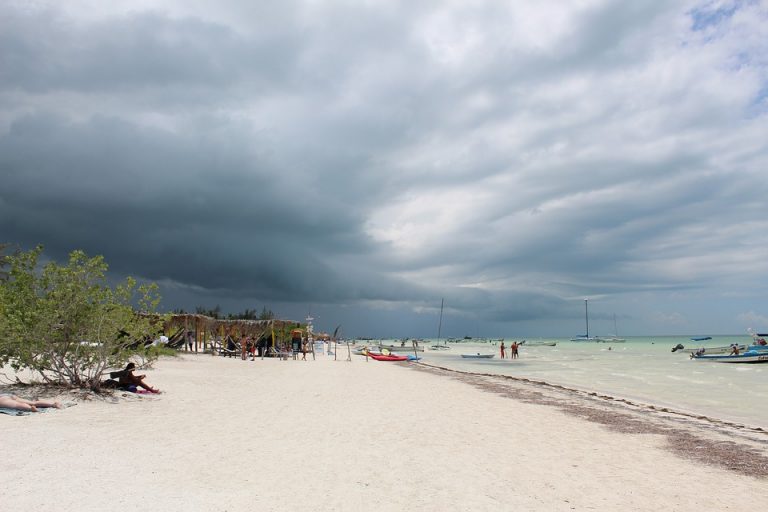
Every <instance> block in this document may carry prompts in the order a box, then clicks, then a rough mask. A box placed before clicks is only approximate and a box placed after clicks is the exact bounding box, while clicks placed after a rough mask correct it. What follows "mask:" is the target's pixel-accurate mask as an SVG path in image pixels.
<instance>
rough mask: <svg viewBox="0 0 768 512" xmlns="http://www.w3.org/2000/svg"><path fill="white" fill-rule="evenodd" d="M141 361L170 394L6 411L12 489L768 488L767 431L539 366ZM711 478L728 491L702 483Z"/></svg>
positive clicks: (320, 504) (143, 496) (597, 499)
mask: <svg viewBox="0 0 768 512" xmlns="http://www.w3.org/2000/svg"><path fill="white" fill-rule="evenodd" d="M146 373H147V375H148V382H149V383H151V384H152V385H156V386H158V387H159V388H160V389H162V390H163V394H162V395H132V396H129V395H131V394H126V393H118V394H117V395H116V396H115V398H116V401H117V403H116V404H115V403H110V401H105V400H100V399H98V400H82V401H79V402H78V406H77V407H71V408H68V409H65V410H56V411H52V412H49V413H46V414H38V415H30V416H23V417H4V416H3V415H0V422H2V428H3V437H4V444H5V445H6V446H8V447H9V448H7V449H6V450H4V453H5V455H7V459H8V461H9V463H7V464H5V465H3V466H0V478H2V480H3V482H4V487H3V491H0V494H2V502H3V503H4V505H5V506H6V507H8V508H9V510H25V509H29V510H40V511H47V510H57V511H62V510H63V511H68V510H72V511H75V510H77V511H91V510H93V511H96V510H98V511H101V510H104V508H105V507H108V508H109V507H111V508H117V509H123V508H127V507H129V506H130V507H131V508H137V507H138V508H144V509H145V510H156V509H163V510H168V511H175V510H179V511H182V510H184V511H189V510H227V511H229V512H238V511H246V510H262V509H267V510H286V511H288V510H296V509H300V508H309V509H312V510H350V511H359V510H509V509H511V508H519V509H523V510H541V511H545V510H546V511H550V510H564V511H565V510H574V509H575V510H580V509H589V508H596V509H601V510H615V509H621V508H623V509H629V510H649V511H650V510H654V511H655V510H668V509H675V510H678V511H684V512H688V511H690V512H694V511H698V510H702V509H706V510H724V509H726V508H730V509H736V510H746V509H749V507H750V506H751V505H753V504H754V503H759V502H761V501H766V500H768V481H766V478H765V473H766V472H765V471H763V470H762V469H761V466H756V465H755V463H754V461H757V462H758V463H760V464H762V461H764V460H768V458H766V454H767V453H768V446H766V443H761V442H759V441H750V440H749V439H747V438H744V437H742V436H733V435H732V436H730V439H729V438H728V436H727V435H725V434H724V433H723V432H721V431H720V427H717V426H712V427H710V428H701V427H700V424H699V423H694V420H690V421H689V420H687V419H686V420H685V422H684V424H680V423H681V420H674V421H672V427H674V428H673V429H670V428H667V427H669V425H667V426H666V427H665V424H664V422H663V421H662V420H661V419H660V418H659V417H660V413H656V412H652V411H647V410H639V411H636V412H634V413H628V412H627V411H624V410H621V411H617V410H616V408H617V407H619V405H618V404H614V403H612V402H611V401H610V400H603V401H600V400H599V399H595V397H589V396H586V397H585V396H581V395H576V394H573V393H568V392H566V391H563V390H558V389H556V388H549V387H545V386H542V385H538V384H534V383H525V382H522V383H521V382H514V381H512V380H509V379H504V380H502V379H498V378H495V377H488V376H484V375H475V374H460V373H455V372H448V371H445V370H441V369H436V368H429V367H426V366H424V365H412V364H404V363H403V364H401V363H386V362H377V361H369V362H365V360H364V359H363V358H358V359H354V360H353V361H351V362H348V361H346V360H341V359H340V360H338V361H334V360H333V359H332V358H329V357H326V356H318V358H317V360H316V361H312V360H309V361H293V360H289V361H281V360H276V359H265V360H258V359H257V360H256V361H245V362H244V361H240V360H235V359H231V358H221V357H213V356H210V355H181V356H179V357H177V358H164V359H161V360H160V361H159V362H157V363H156V364H155V367H154V368H153V369H149V370H147V371H146ZM68 396H69V395H68ZM70 399H71V398H70ZM621 407H624V408H628V406H627V405H626V404H621ZM619 412H620V413H621V414H618V413H619ZM664 421H667V420H664ZM662 427H665V428H662ZM726 430H727V429H726ZM758 436H762V433H761V434H759V435H758ZM675 445H677V449H675ZM676 450H677V451H676ZM688 451H693V452H696V455H697V456H696V457H693V458H690V457H686V456H685V455H686V453H687V452H688ZM729 454H730V455H729ZM733 454H735V455H733ZM728 456H732V458H731V459H728ZM747 456H749V457H752V461H753V462H752V465H751V466H749V465H745V457H747ZM124 461H128V462H124ZM747 462H749V461H747ZM131 468H134V469H131ZM126 470H128V471H129V472H128V473H127V474H126ZM745 474H748V475H749V476H748V477H745V476H744V475H745ZM84 482H87V483H84ZM715 483H716V485H718V486H722V489H727V490H728V492H727V493H725V492H724V493H710V492H707V489H708V487H702V486H710V485H712V484H715Z"/></svg>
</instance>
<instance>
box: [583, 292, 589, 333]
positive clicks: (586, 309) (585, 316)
mask: <svg viewBox="0 0 768 512" xmlns="http://www.w3.org/2000/svg"><path fill="white" fill-rule="evenodd" d="M587 302H588V299H584V319H585V320H586V322H587V338H589V308H588V307H587Z"/></svg>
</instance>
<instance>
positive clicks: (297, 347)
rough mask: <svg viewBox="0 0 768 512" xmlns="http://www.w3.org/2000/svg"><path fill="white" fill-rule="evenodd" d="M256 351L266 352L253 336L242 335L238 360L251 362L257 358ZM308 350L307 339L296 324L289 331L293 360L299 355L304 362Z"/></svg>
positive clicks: (264, 347)
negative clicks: (249, 360)
mask: <svg viewBox="0 0 768 512" xmlns="http://www.w3.org/2000/svg"><path fill="white" fill-rule="evenodd" d="M227 348H229V347H227ZM257 349H258V350H259V352H260V351H261V350H266V349H267V347H266V345H265V344H262V345H261V346H259V345H258V343H257V340H256V338H255V337H254V336H249V335H247V334H243V335H242V337H241V338H240V359H242V360H243V361H245V360H247V359H248V358H249V357H250V359H251V361H254V360H255V359H256V356H257ZM308 350H309V339H308V337H307V336H305V335H304V331H302V330H301V329H299V324H296V328H295V329H293V330H291V346H290V352H292V353H293V355H294V358H295V356H296V355H297V354H299V353H301V359H302V360H304V361H306V360H307V351H308Z"/></svg>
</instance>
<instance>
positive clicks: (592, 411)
mask: <svg viewBox="0 0 768 512" xmlns="http://www.w3.org/2000/svg"><path fill="white" fill-rule="evenodd" d="M414 368H415V369H417V370H421V371H427V372H432V373H435V374H440V373H442V374H443V375H444V376H445V377H449V378H458V379H459V380H463V382H466V383H467V384H469V385H472V386H476V387H478V388H480V389H483V390H485V391H487V392H490V393H498V394H501V395H503V396H508V397H509V398H511V399H513V400H522V401H526V402H529V403H534V404H537V405H543V406H549V407H555V408H557V409H559V410H562V411H564V412H566V413H568V414H571V415H574V416H577V417H580V418H582V419H585V421H590V422H593V423H597V424H600V425H604V426H608V427H610V428H613V429H615V430H617V431H620V432H623V433H627V434H641V433H642V434H661V435H664V436H666V437H667V438H668V439H669V443H668V444H669V447H670V451H671V452H673V453H675V454H677V455H679V456H681V457H684V458H689V459H692V460H697V461H700V462H704V463H706V464H711V465H715V466H719V467H721V468H722V469H725V470H729V471H735V472H737V473H740V474H742V475H744V476H750V477H756V478H758V479H764V480H768V431H766V430H765V429H763V428H761V427H751V426H748V425H742V424H738V423H735V422H730V421H727V420H721V419H718V418H710V417H708V416H704V415H697V414H694V413H689V412H684V411H678V410H673V409H671V408H667V407H659V406H656V405H652V404H646V403H641V402H638V401H633V400H628V399H625V398H617V397H614V396H611V395H606V394H600V393H598V392H594V391H586V390H583V389H578V388H572V387H568V386H563V385H560V384H553V383H549V382H546V381H542V380H535V379H530V378H527V377H515V376H510V375H500V374H489V373H477V372H469V371H464V370H457V369H453V368H446V367H442V366H437V365H431V364H426V363H421V362H418V363H416V365H415V366H414ZM476 379H486V382H483V381H480V380H476ZM488 381H490V382H488ZM510 382H511V383H514V384H515V385H517V386H519V388H517V389H509V388H508V387H507V388H505V387H504V386H503V385H504V384H509V383H510ZM521 388H522V389H521ZM542 389H543V390H546V391H548V392H550V393H549V395H545V393H541V394H540V396H538V397H536V396H532V395H533V394H534V393H537V392H539V391H541V390H542ZM555 394H561V395H565V398H563V397H557V396H554V395H555ZM568 398H575V399H576V400H579V401H581V402H584V404H580V405H578V406H574V405H573V404H569V403H567V400H568ZM621 420H625V421H626V425H622V424H621ZM697 435H698V436H697ZM734 435H735V436H738V437H739V440H740V441H741V444H740V445H739V447H735V446H733V445H737V444H739V443H736V442H734V440H733V436H734ZM724 442H727V443H730V444H731V445H732V446H731V447H730V450H727V451H724V450H722V449H721V446H720V445H721V443H724Z"/></svg>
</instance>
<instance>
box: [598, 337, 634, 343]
mask: <svg viewBox="0 0 768 512" xmlns="http://www.w3.org/2000/svg"><path fill="white" fill-rule="evenodd" d="M595 341H596V342H597V343H626V342H627V340H626V339H625V338H619V337H618V336H598V337H596V338H595Z"/></svg>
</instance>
